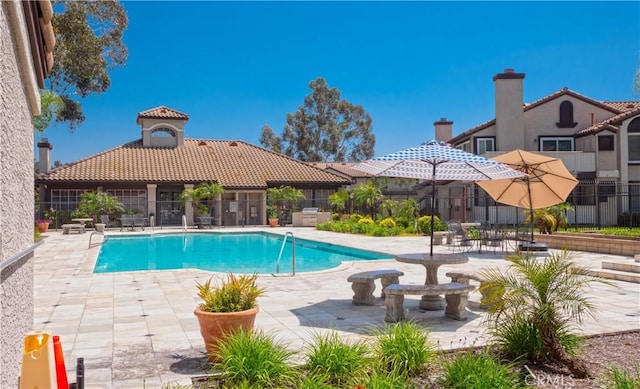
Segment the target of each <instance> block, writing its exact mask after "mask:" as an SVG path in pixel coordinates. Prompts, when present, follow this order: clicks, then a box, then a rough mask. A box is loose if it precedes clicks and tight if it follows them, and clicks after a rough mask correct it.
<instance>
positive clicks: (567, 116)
mask: <svg viewBox="0 0 640 389" xmlns="http://www.w3.org/2000/svg"><path fill="white" fill-rule="evenodd" d="M556 125H557V126H558V128H574V127H575V126H577V125H578V123H575V122H574V121H573V104H572V103H571V101H569V100H565V101H563V102H562V103H560V121H559V122H558V123H556Z"/></svg>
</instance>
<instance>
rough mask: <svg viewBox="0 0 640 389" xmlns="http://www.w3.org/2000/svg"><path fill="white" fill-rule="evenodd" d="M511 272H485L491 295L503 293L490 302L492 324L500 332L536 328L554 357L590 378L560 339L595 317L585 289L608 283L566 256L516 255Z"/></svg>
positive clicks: (577, 374) (511, 261) (593, 308)
mask: <svg viewBox="0 0 640 389" xmlns="http://www.w3.org/2000/svg"><path fill="white" fill-rule="evenodd" d="M505 260H506V261H508V262H510V264H509V267H508V269H507V271H505V272H503V271H500V270H499V269H492V270H486V271H484V272H483V277H484V278H486V280H487V281H486V282H485V283H483V285H482V286H481V288H482V289H487V290H503V291H504V294H502V295H494V296H493V297H492V298H491V301H490V302H489V304H488V305H489V309H488V322H489V324H490V326H491V328H492V329H493V330H494V331H495V330H496V329H499V328H501V327H504V326H507V325H509V324H511V323H512V322H513V321H514V320H525V321H526V322H528V323H531V325H533V326H534V327H535V328H536V330H537V331H538V334H539V336H540V339H541V340H542V344H543V346H544V348H545V349H546V350H547V352H548V353H549V355H550V356H551V357H552V358H554V359H555V360H557V361H558V362H560V363H562V364H564V365H565V366H567V368H569V370H570V371H571V373H572V374H573V375H575V376H576V377H578V378H584V377H588V376H589V371H588V369H587V366H586V364H585V362H584V361H582V360H581V359H579V358H577V357H572V356H571V355H569V354H568V353H567V351H566V350H565V348H564V346H563V345H562V343H561V340H560V334H561V333H567V331H568V329H570V328H571V326H572V324H573V323H574V322H577V323H582V321H583V319H584V317H585V316H591V317H594V315H595V310H596V308H595V306H594V305H593V304H592V303H591V302H589V301H588V300H587V299H586V297H585V296H584V293H583V290H584V288H585V287H587V286H588V285H589V284H590V283H592V282H594V281H599V282H605V283H606V281H605V280H602V279H600V278H598V277H594V276H591V275H589V271H588V269H586V268H582V267H580V266H577V265H574V264H573V263H572V262H571V261H570V260H569V258H568V253H567V251H563V252H562V253H560V254H553V253H550V254H548V256H547V258H545V260H544V261H541V260H539V259H538V258H536V257H535V256H532V255H530V254H529V253H516V254H511V255H509V256H507V257H506V258H505Z"/></svg>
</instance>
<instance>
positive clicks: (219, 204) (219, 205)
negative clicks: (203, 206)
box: [214, 193, 224, 226]
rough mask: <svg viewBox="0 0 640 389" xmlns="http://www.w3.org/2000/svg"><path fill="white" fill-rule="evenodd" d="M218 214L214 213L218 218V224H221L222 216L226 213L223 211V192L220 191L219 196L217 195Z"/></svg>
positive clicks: (216, 222)
mask: <svg viewBox="0 0 640 389" xmlns="http://www.w3.org/2000/svg"><path fill="white" fill-rule="evenodd" d="M215 207H216V214H215V215H214V216H215V218H216V220H215V224H216V226H221V225H222V216H223V215H224V214H223V212H222V194H220V193H218V196H216V205H215Z"/></svg>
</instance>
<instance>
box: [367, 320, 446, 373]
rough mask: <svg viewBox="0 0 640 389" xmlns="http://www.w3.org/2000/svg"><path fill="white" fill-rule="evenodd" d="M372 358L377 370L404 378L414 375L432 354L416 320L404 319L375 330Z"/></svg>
mask: <svg viewBox="0 0 640 389" xmlns="http://www.w3.org/2000/svg"><path fill="white" fill-rule="evenodd" d="M374 335H376V336H375V341H374V346H373V352H374V358H375V360H376V361H377V363H378V365H379V367H380V369H381V370H382V371H384V372H387V373H395V374H398V375H401V376H403V377H416V376H419V375H420V374H421V373H423V372H424V370H425V367H426V364H427V363H429V362H431V361H432V360H433V358H434V356H435V351H434V349H433V347H432V345H430V344H429V342H428V339H427V338H428V332H427V331H426V330H425V329H424V328H422V327H420V326H419V325H418V324H417V323H415V322H411V321H403V322H400V323H397V324H394V325H388V326H386V327H385V328H384V329H382V330H375V331H374Z"/></svg>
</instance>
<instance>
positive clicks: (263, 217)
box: [260, 192, 267, 225]
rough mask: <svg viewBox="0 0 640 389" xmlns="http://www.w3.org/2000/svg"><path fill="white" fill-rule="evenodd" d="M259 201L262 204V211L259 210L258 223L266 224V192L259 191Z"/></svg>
mask: <svg viewBox="0 0 640 389" xmlns="http://www.w3.org/2000/svg"><path fill="white" fill-rule="evenodd" d="M260 203H261V204H262V205H261V207H262V212H260V224H262V225H265V224H267V192H262V193H260Z"/></svg>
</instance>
